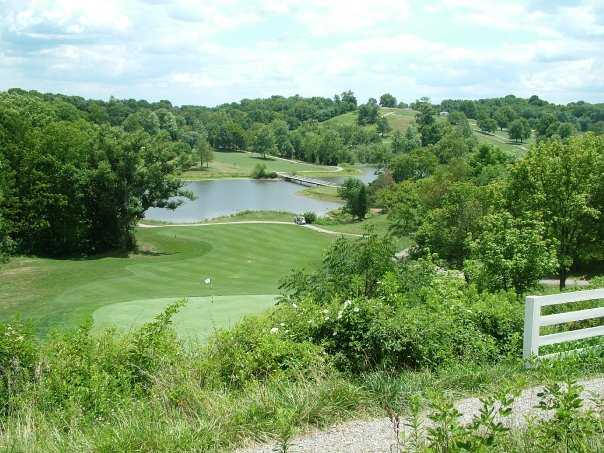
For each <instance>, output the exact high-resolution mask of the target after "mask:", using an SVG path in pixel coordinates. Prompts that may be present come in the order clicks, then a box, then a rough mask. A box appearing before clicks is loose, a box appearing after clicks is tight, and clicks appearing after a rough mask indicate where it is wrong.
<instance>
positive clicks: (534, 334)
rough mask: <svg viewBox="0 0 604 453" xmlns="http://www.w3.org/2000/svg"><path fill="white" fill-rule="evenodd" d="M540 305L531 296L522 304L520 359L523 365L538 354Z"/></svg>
mask: <svg viewBox="0 0 604 453" xmlns="http://www.w3.org/2000/svg"><path fill="white" fill-rule="evenodd" d="M540 316H541V304H540V303H539V301H538V300H537V299H536V298H535V297H532V296H528V297H527V298H526V301H525V303H524V347H523V350H522V357H523V358H524V360H525V364H526V363H527V362H526V361H528V359H530V358H531V357H532V356H536V355H538V354H539V317H540Z"/></svg>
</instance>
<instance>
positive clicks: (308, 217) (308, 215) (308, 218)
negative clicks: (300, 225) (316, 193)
mask: <svg viewBox="0 0 604 453" xmlns="http://www.w3.org/2000/svg"><path fill="white" fill-rule="evenodd" d="M304 221H305V222H306V223H307V224H312V223H316V222H317V214H315V213H314V212H312V211H307V212H305V213H304Z"/></svg>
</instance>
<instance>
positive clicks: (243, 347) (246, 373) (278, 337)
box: [200, 318, 328, 388]
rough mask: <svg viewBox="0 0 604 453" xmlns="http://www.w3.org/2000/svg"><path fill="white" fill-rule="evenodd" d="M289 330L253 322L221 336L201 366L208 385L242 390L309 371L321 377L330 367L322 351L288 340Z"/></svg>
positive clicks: (263, 322) (244, 323)
mask: <svg viewBox="0 0 604 453" xmlns="http://www.w3.org/2000/svg"><path fill="white" fill-rule="evenodd" d="M287 330H288V326H287V325H285V324H284V323H276V324H271V323H270V322H269V321H268V320H267V319H261V318H260V319H259V318H256V319H249V320H244V321H242V322H241V323H239V324H238V325H237V326H236V327H235V328H233V329H231V330H226V331H220V332H217V333H216V335H215V336H214V337H213V338H212V339H211V340H210V342H209V344H208V346H207V349H206V352H205V354H204V358H203V361H202V363H201V364H200V366H201V367H202V369H203V370H204V372H205V376H204V378H203V379H204V380H205V381H206V383H207V385H211V386H216V387H218V388H220V387H221V386H223V385H227V386H230V387H234V388H241V387H244V386H247V385H250V384H251V383H252V382H255V381H266V380H269V379H274V380H287V379H294V380H295V378H296V376H298V375H299V374H301V373H304V372H305V371H306V370H311V369H312V370H314V373H316V374H320V373H321V372H322V371H324V370H325V368H326V367H327V366H328V363H327V361H326V358H325V357H324V356H323V355H322V350H321V348H320V347H317V346H315V345H313V344H311V343H309V342H306V341H304V340H302V341H300V342H295V341H291V340H289V339H288V338H287V333H288V332H287Z"/></svg>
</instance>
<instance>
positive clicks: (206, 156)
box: [197, 136, 214, 167]
mask: <svg viewBox="0 0 604 453" xmlns="http://www.w3.org/2000/svg"><path fill="white" fill-rule="evenodd" d="M197 152H198V154H199V166H200V167H203V163H204V162H205V164H206V167H209V166H210V161H211V160H213V159H214V151H213V150H212V146H211V145H210V143H209V142H208V139H207V138H205V136H202V137H201V138H200V139H199V142H198V143H197Z"/></svg>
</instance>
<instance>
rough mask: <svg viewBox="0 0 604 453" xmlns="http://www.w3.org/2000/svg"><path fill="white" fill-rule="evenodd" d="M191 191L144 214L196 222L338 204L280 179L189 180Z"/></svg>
mask: <svg viewBox="0 0 604 453" xmlns="http://www.w3.org/2000/svg"><path fill="white" fill-rule="evenodd" d="M185 188H186V189H187V190H190V191H191V192H193V194H194V195H195V197H196V199H195V200H193V201H189V200H185V202H184V203H183V204H182V205H181V206H179V207H178V208H177V209H176V210H174V211H171V210H169V209H162V208H151V209H149V210H147V212H146V213H145V218H147V219H150V220H161V221H165V222H173V223H178V222H197V221H200V220H203V219H212V218H215V217H221V216H225V215H231V214H235V213H237V212H241V211H245V210H254V211H259V210H267V211H268V210H270V211H289V212H294V213H298V214H301V213H303V212H306V211H313V212H315V213H316V214H318V215H325V214H326V213H327V212H328V211H331V210H332V209H337V208H339V207H341V204H339V203H333V202H329V201H322V200H316V199H313V198H308V197H305V196H302V195H300V194H299V193H298V192H300V191H302V190H303V189H304V187H303V186H301V185H298V184H293V183H289V182H285V181H280V180H273V181H266V180H265V181H258V180H254V179H220V180H215V181H191V182H188V183H187V184H186V185H185Z"/></svg>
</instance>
